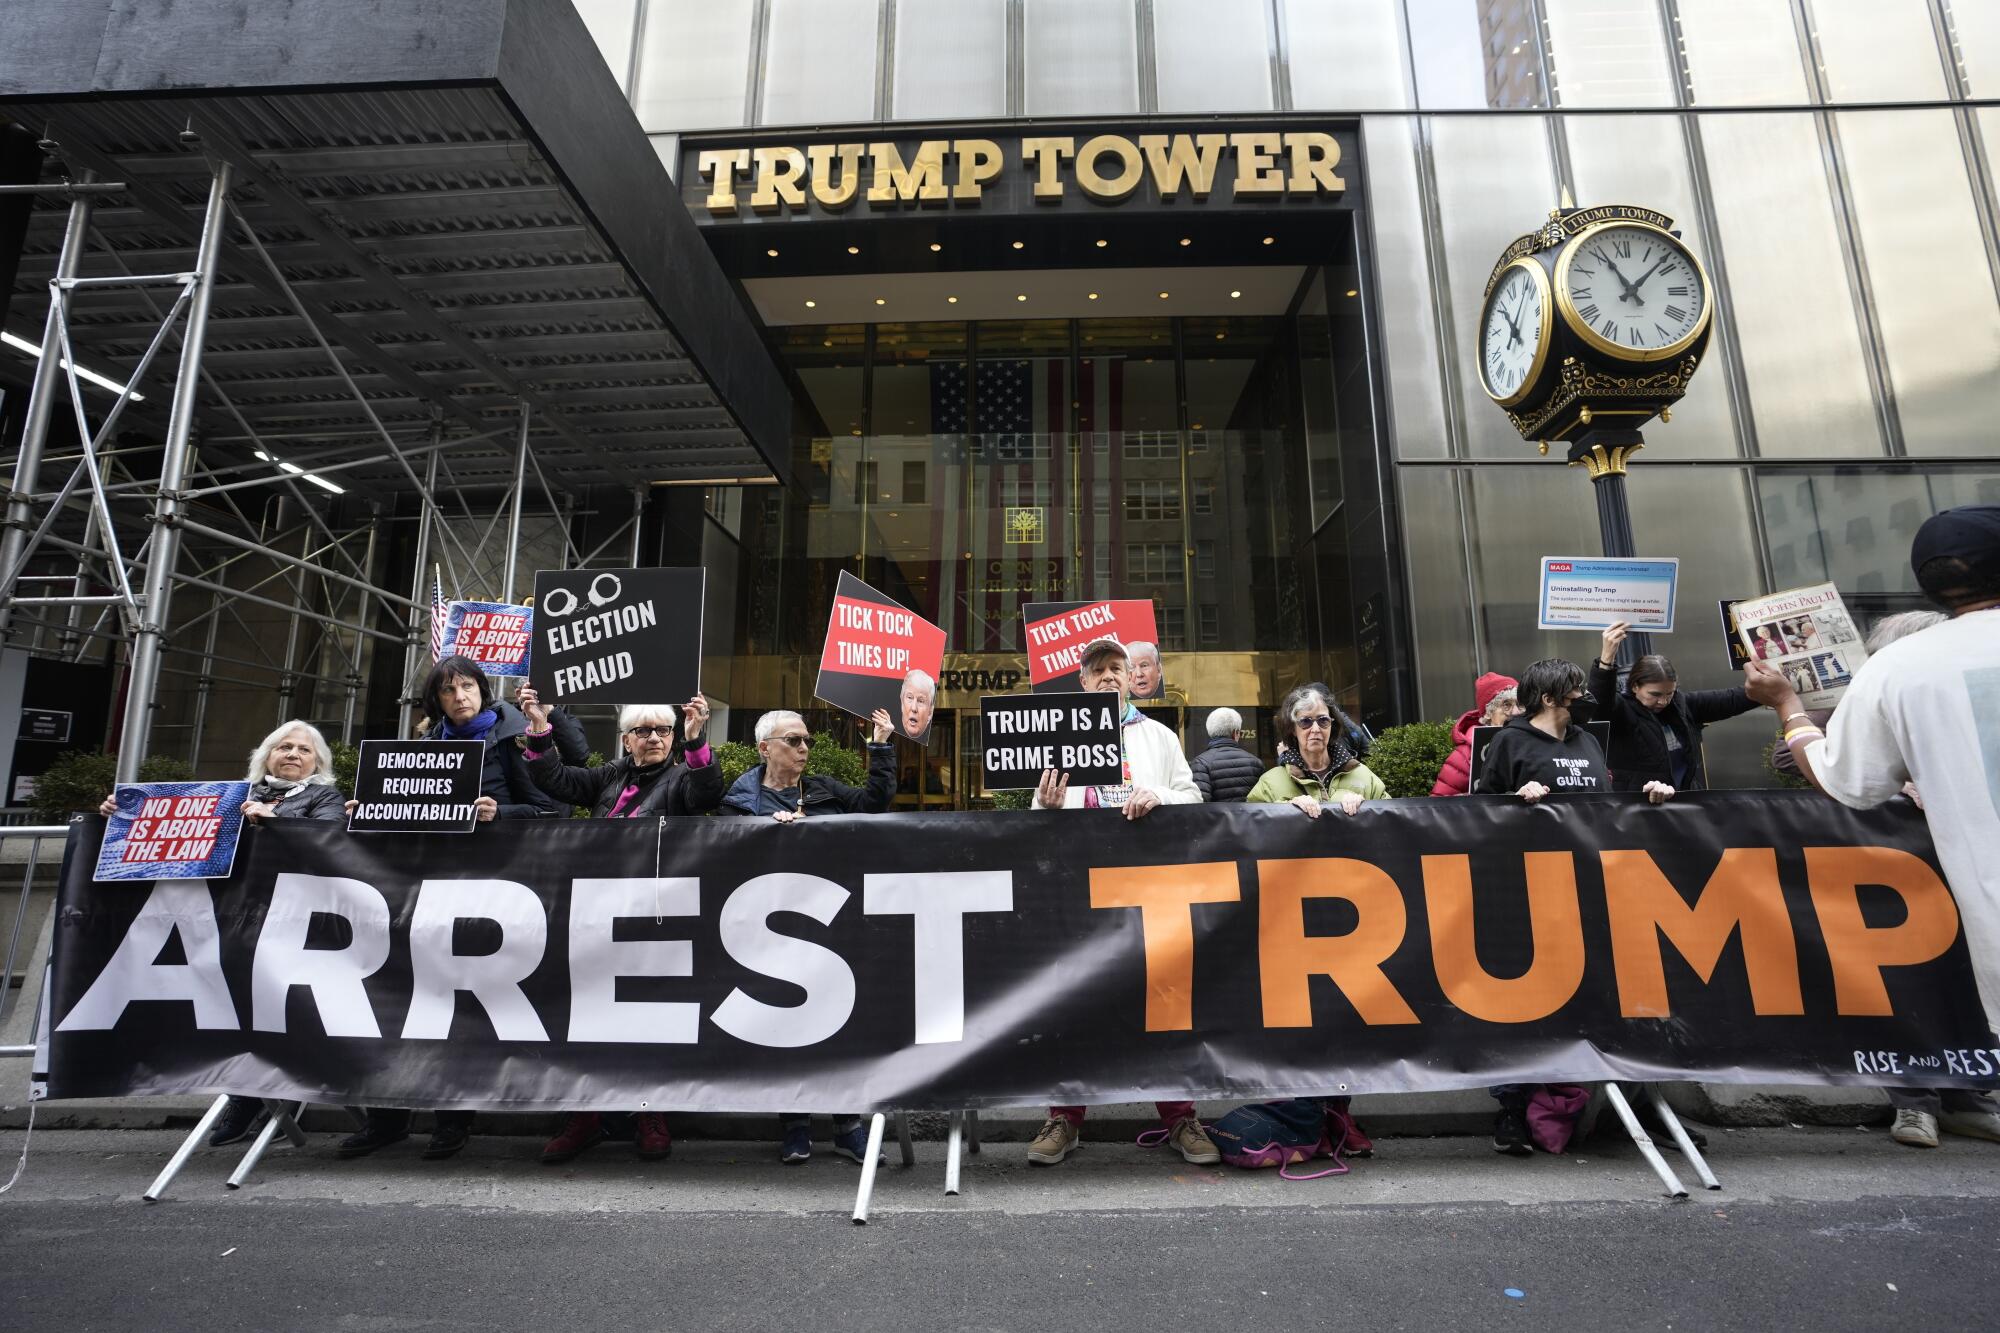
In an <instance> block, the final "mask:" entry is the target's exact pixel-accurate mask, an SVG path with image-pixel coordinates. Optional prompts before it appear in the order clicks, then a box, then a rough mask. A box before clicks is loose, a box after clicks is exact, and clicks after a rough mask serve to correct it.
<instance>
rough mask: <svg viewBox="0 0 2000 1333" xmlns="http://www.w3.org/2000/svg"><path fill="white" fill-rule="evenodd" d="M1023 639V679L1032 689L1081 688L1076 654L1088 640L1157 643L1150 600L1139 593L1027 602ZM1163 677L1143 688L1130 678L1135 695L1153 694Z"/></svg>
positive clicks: (1023, 612)
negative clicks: (1104, 598) (1025, 658)
mask: <svg viewBox="0 0 2000 1333" xmlns="http://www.w3.org/2000/svg"><path fill="white" fill-rule="evenodd" d="M1021 619H1022V621H1023V625H1022V639H1023V641H1024V642H1025V643H1026V644H1027V648H1028V683H1029V685H1030V686H1031V687H1032V688H1034V689H1037V690H1045V691H1046V690H1075V689H1081V688H1082V687H1083V681H1082V680H1081V679H1080V678H1079V677H1078V676H1077V665H1078V662H1077V659H1078V658H1079V657H1080V656H1081V655H1082V653H1083V650H1084V648H1085V647H1086V646H1088V645H1089V643H1090V641H1091V640H1093V639H1104V638H1111V639H1116V640H1118V642H1120V643H1122V644H1124V645H1125V646H1126V647H1127V648H1128V649H1129V648H1130V647H1131V646H1132V645H1133V644H1135V643H1145V644H1153V645H1157V644H1158V643H1159V641H1160V635H1159V631H1158V630H1156V629H1155V628H1154V626H1153V604H1152V602H1150V601H1147V600H1145V599H1144V598H1138V599H1133V600H1129V601H1128V600H1116V601H1102V602H1029V603H1028V604H1027V605H1026V606H1023V607H1022V608H1021ZM1163 688H1164V682H1163V681H1161V680H1158V679H1154V680H1152V681H1150V682H1148V688H1146V689H1144V690H1142V689H1140V688H1138V683H1137V682H1135V683H1134V688H1133V689H1132V690H1131V695H1132V697H1133V698H1135V699H1157V698H1159V697H1160V694H1161V693H1162V690H1163Z"/></svg>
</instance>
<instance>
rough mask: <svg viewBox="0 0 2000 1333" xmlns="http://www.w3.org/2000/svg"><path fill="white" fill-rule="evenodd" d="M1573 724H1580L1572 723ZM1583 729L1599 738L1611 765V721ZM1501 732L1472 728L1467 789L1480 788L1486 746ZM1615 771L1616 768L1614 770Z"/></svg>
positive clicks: (1602, 749) (1484, 764) (1498, 793)
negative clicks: (1469, 772)
mask: <svg viewBox="0 0 2000 1333" xmlns="http://www.w3.org/2000/svg"><path fill="white" fill-rule="evenodd" d="M1571 725H1572V726H1575V725H1579V724H1576V723H1572V724H1571ZM1580 725H1581V726H1582V727H1583V729H1584V730H1585V731H1587V732H1589V733H1590V734H1591V735H1593V736H1595V737H1596V738H1597V748H1598V750H1599V751H1600V752H1602V753H1603V755H1604V766H1605V767H1606V768H1610V767H1611V724H1610V723H1609V722H1585V723H1582V724H1580ZM1499 734H1500V728H1498V727H1474V728H1473V729H1472V785H1471V786H1470V787H1468V788H1466V790H1467V791H1478V790H1479V774H1480V773H1481V771H1482V770H1484V769H1485V767H1486V747H1487V746H1489V745H1491V744H1492V743H1493V738H1494V737H1495V736H1498V735H1499ZM1614 771H1615V770H1614ZM1493 794H1494V795H1499V796H1507V795H1512V793H1511V792H1496V793H1493Z"/></svg>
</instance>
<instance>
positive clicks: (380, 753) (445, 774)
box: [347, 740, 486, 833]
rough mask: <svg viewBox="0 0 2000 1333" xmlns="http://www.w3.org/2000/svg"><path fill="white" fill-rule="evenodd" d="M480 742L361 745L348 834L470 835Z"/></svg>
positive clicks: (482, 753)
mask: <svg viewBox="0 0 2000 1333" xmlns="http://www.w3.org/2000/svg"><path fill="white" fill-rule="evenodd" d="M485 765H486V743H485V742H484V741H447V740H440V741H363V742H361V761H360V763H359V764H358V765H357V766H356V768H355V770H354V813H353V814H351V815H349V816H348V817H347V831H348V832H350V833H470V832H471V831H472V827H473V825H474V824H476V823H477V822H478V818H479V812H478V809H477V808H476V806H475V805H474V802H476V801H477V800H478V799H479V784H480V779H481V777H482V776H483V772H482V770H483V769H484V768H485Z"/></svg>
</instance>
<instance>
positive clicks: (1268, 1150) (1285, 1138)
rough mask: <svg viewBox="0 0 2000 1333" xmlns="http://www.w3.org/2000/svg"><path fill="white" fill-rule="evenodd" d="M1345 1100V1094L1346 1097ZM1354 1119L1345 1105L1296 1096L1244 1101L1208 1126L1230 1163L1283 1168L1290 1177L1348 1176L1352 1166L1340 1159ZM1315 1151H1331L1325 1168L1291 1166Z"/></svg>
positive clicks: (1317, 1154) (1325, 1154)
mask: <svg viewBox="0 0 2000 1333" xmlns="http://www.w3.org/2000/svg"><path fill="white" fill-rule="evenodd" d="M1341 1100H1343V1101H1344V1100H1345V1099H1344V1098H1343V1099H1341ZM1352 1123H1353V1121H1352V1120H1351V1119H1350V1118H1349V1117H1348V1116H1347V1114H1346V1112H1345V1109H1344V1108H1341V1109H1336V1108H1335V1107H1333V1106H1329V1105H1327V1104H1325V1103H1322V1102H1321V1101H1319V1100H1318V1099H1316V1098H1310V1097H1293V1098H1291V1099H1289V1100H1287V1101H1282V1102H1253V1103H1251V1104H1250V1105H1248V1106H1239V1107H1237V1108H1236V1109H1235V1110H1233V1111H1231V1112H1229V1113H1228V1114H1227V1115H1225V1116H1223V1117H1222V1118H1221V1119H1220V1120H1217V1121H1215V1122H1214V1123H1213V1124H1211V1125H1209V1127H1208V1136H1209V1138H1211V1139H1213V1140H1214V1141H1215V1146H1216V1148H1217V1150H1218V1151H1220V1152H1221V1153H1222V1160H1223V1161H1225V1162H1227V1163H1229V1164H1230V1165H1231V1166H1240V1167H1246V1168H1248V1169H1250V1170H1261V1169H1264V1168H1267V1167H1276V1168H1278V1174H1279V1175H1281V1176H1283V1177H1284V1178H1285V1179H1286V1180H1318V1179H1320V1178H1321V1177H1322V1176H1344V1175H1346V1174H1347V1172H1348V1171H1349V1170H1350V1169H1351V1168H1349V1166H1348V1165H1347V1163H1346V1162H1344V1161H1342V1160H1341V1152H1342V1151H1343V1150H1344V1149H1345V1148H1346V1147H1347V1144H1348V1132H1349V1128H1348V1127H1349V1126H1350V1125H1351V1124H1352ZM1316 1157H1331V1158H1332V1159H1333V1165H1332V1166H1330V1167H1328V1168H1326V1169H1325V1170H1323V1171H1313V1172H1310V1173H1307V1174H1302V1175H1294V1174H1292V1170H1291V1168H1292V1167H1293V1166H1295V1165H1297V1164H1299V1163H1300V1162H1309V1161H1311V1160H1313V1159H1314V1158H1316Z"/></svg>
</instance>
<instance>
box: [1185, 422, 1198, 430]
mask: <svg viewBox="0 0 2000 1333" xmlns="http://www.w3.org/2000/svg"><path fill="white" fill-rule="evenodd" d="M1188 429H1189V430H1200V429H1201V423H1200V422H1199V421H1190V422H1189V423H1188Z"/></svg>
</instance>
